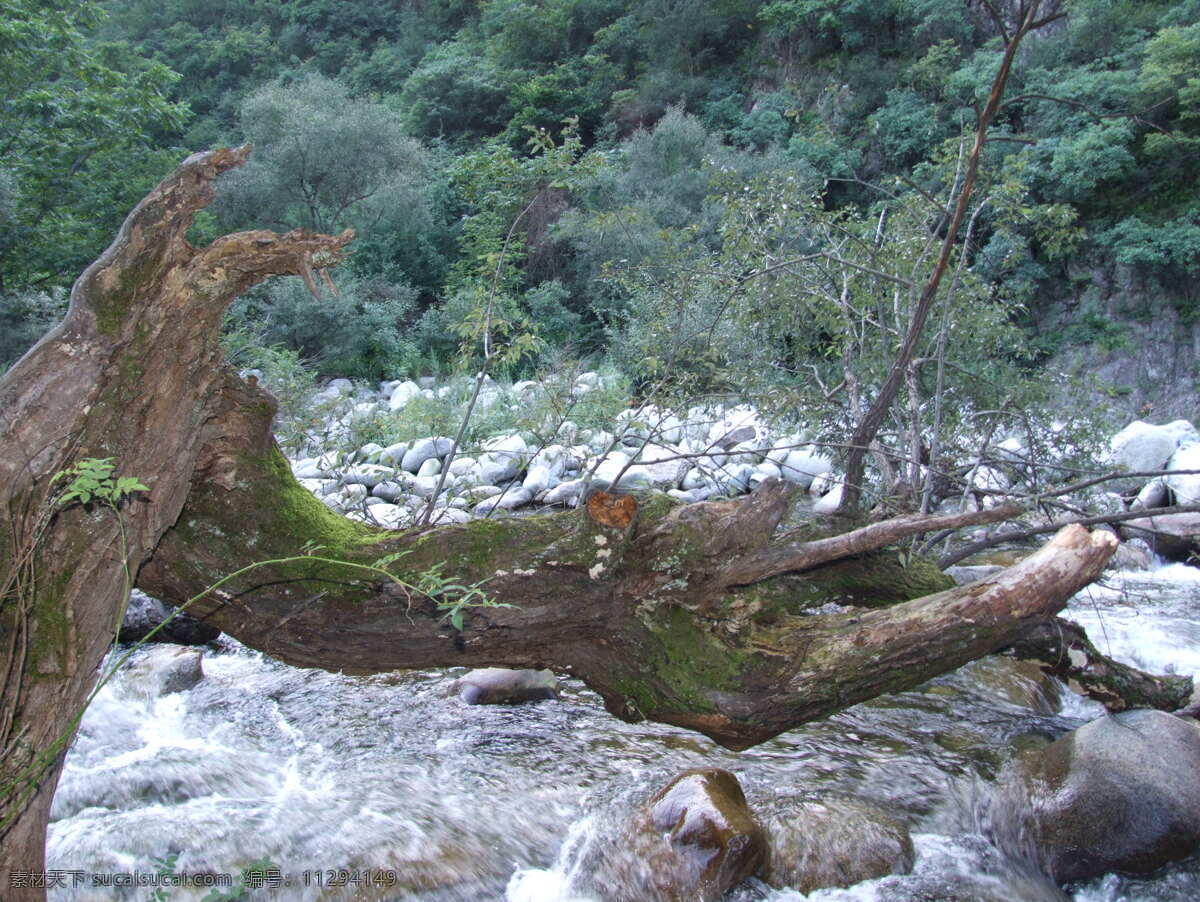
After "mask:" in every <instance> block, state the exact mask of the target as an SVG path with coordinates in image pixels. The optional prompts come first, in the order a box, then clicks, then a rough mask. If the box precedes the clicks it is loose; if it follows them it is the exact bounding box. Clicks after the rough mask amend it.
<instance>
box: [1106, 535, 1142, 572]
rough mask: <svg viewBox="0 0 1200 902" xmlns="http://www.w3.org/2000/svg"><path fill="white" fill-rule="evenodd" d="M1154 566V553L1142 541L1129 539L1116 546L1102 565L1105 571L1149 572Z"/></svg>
mask: <svg viewBox="0 0 1200 902" xmlns="http://www.w3.org/2000/svg"><path fill="white" fill-rule="evenodd" d="M1153 565H1154V552H1153V551H1152V550H1151V548H1150V544H1149V543H1148V542H1146V541H1145V540H1143V539H1130V540H1129V541H1128V542H1122V543H1121V544H1120V545H1118V546H1117V550H1116V551H1115V552H1114V553H1113V556H1112V557H1110V558H1109V559H1108V563H1107V564H1105V565H1104V569H1105V570H1149V569H1150V568H1151V567H1152V566H1153Z"/></svg>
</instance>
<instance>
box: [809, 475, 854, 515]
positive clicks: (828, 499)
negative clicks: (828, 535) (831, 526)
mask: <svg viewBox="0 0 1200 902" xmlns="http://www.w3.org/2000/svg"><path fill="white" fill-rule="evenodd" d="M845 491H846V487H845V486H844V485H842V484H841V483H838V484H837V485H835V486H834V487H833V488H832V489H830V490H829V491H828V492H827V493H826V494H824V495H822V496H821V497H820V498H818V499H817V500H816V502H815V503H814V504H813V506H812V509H813V513H814V514H832V513H833V512H834V511H836V510H837V509H838V508H839V507H841V506H842V495H843V494H844V493H845Z"/></svg>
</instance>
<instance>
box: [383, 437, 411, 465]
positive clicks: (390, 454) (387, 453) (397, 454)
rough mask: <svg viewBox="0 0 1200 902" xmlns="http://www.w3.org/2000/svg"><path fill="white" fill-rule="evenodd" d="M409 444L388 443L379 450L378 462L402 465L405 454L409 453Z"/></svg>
mask: <svg viewBox="0 0 1200 902" xmlns="http://www.w3.org/2000/svg"><path fill="white" fill-rule="evenodd" d="M408 445H409V443H408V442H396V443H395V444H394V445H388V446H387V447H386V448H384V449H383V450H382V451H380V452H379V457H378V462H379V463H381V464H383V465H384V466H389V467H398V466H400V463H401V461H403V460H404V455H405V454H407V453H408Z"/></svg>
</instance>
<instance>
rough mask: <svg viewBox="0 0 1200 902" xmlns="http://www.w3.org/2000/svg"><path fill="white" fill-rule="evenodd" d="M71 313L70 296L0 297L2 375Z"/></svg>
mask: <svg viewBox="0 0 1200 902" xmlns="http://www.w3.org/2000/svg"><path fill="white" fill-rule="evenodd" d="M66 312H67V292H66V291H65V290H64V289H62V288H53V289H51V290H50V291H23V292H18V293H15V294H9V295H0V371H3V370H5V369H7V368H8V367H9V366H11V365H12V364H13V363H15V362H16V361H17V359H18V358H20V356H21V355H22V354H24V353H25V351H26V350H28V348H29V347H30V345H32V344H33V343H34V342H36V341H37V340H38V339H39V338H41V337H42V336H43V335H44V334H45V333H46V332H47V331H48V330H49V329H50V328H51V327H52V326H54V324H55V323H57V322H58V321H59V320H60V319H62V317H63V314H65V313H66Z"/></svg>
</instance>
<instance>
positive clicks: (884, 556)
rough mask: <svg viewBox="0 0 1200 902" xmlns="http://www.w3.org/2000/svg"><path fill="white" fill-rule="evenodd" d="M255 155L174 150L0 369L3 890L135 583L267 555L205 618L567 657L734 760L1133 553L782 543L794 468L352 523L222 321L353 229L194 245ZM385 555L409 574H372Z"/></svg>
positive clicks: (1078, 541)
mask: <svg viewBox="0 0 1200 902" xmlns="http://www.w3.org/2000/svg"><path fill="white" fill-rule="evenodd" d="M247 153H248V149H247V148H243V149H240V150H233V151H229V150H222V151H215V152H212V153H209V154H200V155H196V156H194V157H191V158H189V159H188V160H187V161H185V162H184V163H183V164H182V165H181V166H180V168H179V169H178V170H177V171H176V172H175V173H174V174H173V175H172V176H170V177H169V178H168V179H167V180H165V181H164V182H163V183H162V185H160V186H159V187H158V188H157V189H156V190H155V191H154V192H152V193H151V195H149V196H148V197H147V198H146V200H144V201H143V202H142V203H141V204H139V206H138V207H137V209H136V210H135V211H134V212H133V213H132V214H131V215H130V217H129V219H128V220H127V221H126V223H125V225H124V227H123V228H122V230H121V233H120V235H119V236H118V238H117V240H116V242H114V244H113V246H112V247H111V248H110V249H109V250H108V251H107V252H106V253H105V254H104V256H102V257H101V258H100V260H98V261H97V262H96V263H95V264H93V266H91V267H89V269H88V270H87V271H86V272H85V273H84V274H83V276H81V277H80V279H79V281H78V282H77V284H76V286H75V288H74V290H73V292H72V304H71V310H70V313H69V315H68V318H67V320H66V322H65V323H64V324H63V326H62V327H60V328H59V329H57V330H56V331H55V332H53V333H51V334H50V335H48V336H47V337H46V338H45V339H44V340H43V341H42V342H40V343H39V344H38V346H36V347H35V348H34V349H33V350H31V351H30V353H29V354H28V355H26V357H25V358H23V359H22V360H21V361H20V362H18V364H17V365H16V366H15V367H14V368H13V369H12V370H10V371H9V373H7V374H6V375H5V376H4V378H3V380H0V410H3V411H4V418H5V429H4V432H3V434H2V435H0V476H2V477H3V478H2V479H0V485H2V486H3V487H4V488H3V500H4V510H3V517H4V527H5V528H4V530H3V536H4V539H3V541H4V545H3V546H0V562H2V563H3V565H4V569H3V572H4V573H5V574H7V575H6V576H5V582H4V583H3V592H2V593H0V604H2V607H0V629H2V630H3V633H2V635H0V639H2V648H3V652H2V654H3V655H4V658H3V661H4V665H3V666H4V668H5V674H6V678H5V684H4V691H3V697H2V699H0V701H2V704H0V749H2V750H3V757H2V759H0V840H2V842H0V881H3V880H5V878H6V877H7V876H8V875H9V874H11V873H12V872H13V871H14V870H21V869H25V870H29V869H37V868H39V867H40V866H41V862H42V855H43V841H44V831H45V826H46V819H47V813H48V810H49V803H50V799H51V795H52V793H53V788H54V784H55V780H56V777H57V773H58V768H59V766H60V764H61V760H62V755H63V753H64V751H65V748H66V746H67V743H68V742H69V740H70V738H71V736H72V735H73V732H74V728H75V726H76V724H77V722H78V716H79V714H80V712H81V710H82V708H83V706H84V705H85V703H86V701H87V699H88V696H89V692H90V691H91V689H92V686H93V685H94V683H95V680H96V672H97V667H98V665H99V662H100V661H101V658H102V656H103V655H104V653H105V651H106V650H107V648H108V647H109V645H110V643H111V641H112V638H113V636H114V634H115V631H116V627H117V624H118V623H119V620H120V616H121V613H122V607H123V604H124V599H125V590H126V589H127V574H131V575H133V576H135V577H136V582H137V584H138V585H139V586H141V587H143V588H145V589H146V590H147V591H149V592H151V593H152V594H155V595H158V596H160V597H162V598H164V599H166V600H169V601H173V602H180V601H183V600H185V599H187V598H190V597H191V596H193V595H195V594H197V593H200V592H202V591H203V590H204V589H205V588H206V587H209V586H211V585H212V584H214V583H215V582H217V581H218V580H220V579H222V578H223V577H226V576H227V575H228V574H229V573H230V572H231V571H234V570H237V569H239V568H241V567H243V566H247V565H253V564H255V563H257V562H263V561H268V560H270V561H273V563H270V564H263V565H261V566H256V567H253V568H252V569H250V570H248V571H247V572H245V573H242V574H241V575H239V576H238V577H237V578H236V579H233V580H229V581H226V582H225V583H224V584H223V585H221V586H220V588H218V589H216V590H214V591H211V592H209V593H207V594H206V595H204V597H202V598H201V599H200V600H198V601H196V602H195V603H194V604H193V606H192V608H191V611H192V612H193V613H195V614H198V615H201V616H204V617H206V618H207V619H209V620H210V621H211V622H213V623H214V624H216V625H218V626H220V627H221V628H222V629H224V630H226V631H227V632H229V633H230V634H232V635H233V636H235V637H237V638H239V639H241V640H242V641H244V642H246V643H247V644H249V645H252V646H254V647H256V648H259V649H262V650H263V651H264V652H266V653H268V654H271V655H274V656H276V657H279V658H281V659H283V660H285V661H288V662H291V663H294V664H301V665H307V666H320V667H327V668H334V669H341V670H348V671H358V672H368V671H386V670H392V669H396V668H404V667H424V666H446V665H475V664H503V665H509V666H517V667H523V666H533V667H542V666H548V667H553V668H555V669H556V670H559V671H561V672H565V673H570V674H573V675H575V676H578V677H580V678H581V679H583V680H585V681H586V682H587V683H588V684H589V685H590V686H592V687H593V688H594V689H596V690H597V691H598V692H599V693H600V694H601V695H602V696H603V698H604V701H605V704H606V705H607V707H608V708H609V710H610V711H612V712H613V713H614V714H616V715H618V716H620V717H624V718H630V719H637V718H652V719H654V720H657V721H661V722H665V723H671V724H677V725H680V726H683V727H687V728H690V729H694V730H698V731H700V732H703V733H705V734H707V735H709V736H711V737H713V738H714V739H716V740H717V741H719V742H721V743H723V744H725V745H727V746H729V747H731V748H745V747H747V746H749V745H752V744H754V743H756V742H761V741H763V740H764V739H767V738H769V737H771V736H774V735H776V734H778V733H779V732H781V731H784V730H787V729H789V728H791V727H794V726H796V725H798V724H800V723H804V722H805V721H809V720H813V719H815V718H820V717H824V716H826V715H828V714H830V713H832V712H834V711H837V710H839V709H841V708H844V707H846V706H848V705H852V704H854V703H856V702H859V701H862V700H865V699H868V698H871V697H873V696H876V695H879V694H881V693H884V692H890V691H896V690H901V689H906V688H909V687H912V686H915V685H917V684H918V683H921V682H922V681H924V680H926V679H929V678H930V677H932V676H935V675H937V674H939V673H943V672H945V671H948V670H951V669H953V668H955V667H957V666H959V665H961V664H963V663H966V662H967V661H970V660H972V659H974V658H977V657H980V656H982V655H985V654H988V653H989V652H992V651H996V650H998V649H1000V648H1003V647H1005V646H1008V645H1011V644H1012V643H1013V642H1015V641H1017V640H1018V639H1019V638H1020V637H1021V636H1022V635H1023V634H1024V633H1025V631H1026V630H1027V629H1028V628H1029V627H1030V626H1031V625H1033V624H1035V623H1038V622H1041V621H1044V620H1045V619H1046V618H1047V617H1050V616H1052V615H1053V614H1054V613H1055V612H1056V611H1058V610H1059V609H1060V608H1062V606H1063V605H1065V604H1066V602H1067V600H1068V599H1069V598H1070V596H1071V595H1072V594H1073V593H1075V592H1076V591H1077V590H1078V589H1079V588H1081V587H1082V586H1084V585H1086V584H1087V583H1089V582H1091V581H1092V580H1093V579H1094V578H1095V577H1096V576H1097V575H1098V574H1099V573H1100V572H1101V569H1102V568H1103V566H1104V563H1105V561H1106V560H1107V558H1108V557H1109V555H1110V554H1111V552H1112V549H1113V547H1114V546H1115V540H1114V539H1113V538H1112V536H1111V535H1108V534H1106V533H1098V534H1093V535H1089V534H1088V533H1087V532H1086V530H1084V529H1083V528H1082V527H1077V526H1076V527H1068V528H1066V529H1064V530H1062V531H1061V532H1060V533H1059V535H1058V536H1057V537H1056V538H1055V539H1054V540H1053V541H1052V542H1050V543H1049V544H1048V545H1046V546H1045V547H1044V548H1043V549H1042V550H1041V551H1040V552H1037V553H1036V554H1034V555H1031V556H1030V557H1029V558H1027V559H1026V560H1025V561H1023V562H1022V563H1021V564H1019V565H1017V566H1015V567H1013V568H1010V569H1009V570H1006V571H1004V572H1002V573H1000V574H997V575H996V576H994V577H992V578H990V579H988V580H984V581H982V582H979V583H975V584H973V585H971V586H965V587H961V588H952V587H951V585H950V583H949V581H948V579H947V578H946V577H945V576H944V575H943V574H941V572H940V571H939V570H938V569H937V568H936V567H935V566H934V565H933V564H932V563H931V562H928V561H925V560H922V559H916V560H901V559H900V557H899V556H898V555H897V554H896V553H893V552H888V551H886V550H882V547H883V546H885V545H887V544H889V543H892V542H896V541H898V540H900V539H903V538H904V537H906V536H913V535H918V534H920V533H922V532H925V531H928V530H933V529H942V528H947V527H950V526H962V525H968V524H971V523H978V522H988V521H995V520H997V519H1001V518H1002V517H1003V516H1005V515H1006V513H1007V512H1005V511H999V512H998V511H985V512H980V513H966V514H959V515H954V516H952V517H945V516H942V517H937V516H929V517H921V516H916V517H906V518H900V519H898V520H895V521H888V522H886V523H879V524H871V525H869V526H864V527H861V528H858V529H849V530H848V531H846V532H845V533H844V534H843V535H835V534H833V532H834V529H833V526H832V525H831V524H828V523H826V524H824V525H815V524H814V525H810V526H808V527H805V528H803V529H801V530H794V531H791V532H786V533H783V534H777V527H778V526H779V524H780V523H781V522H782V520H783V518H784V516H785V514H786V513H787V510H788V507H789V498H790V494H789V492H790V489H789V488H788V486H786V485H785V484H783V483H778V482H775V483H768V484H766V485H764V487H763V488H762V489H761V490H760V491H759V492H757V493H756V494H755V495H753V496H751V497H750V498H748V499H745V500H743V501H738V502H707V503H702V504H696V505H690V506H674V505H673V502H671V501H670V500H669V499H667V498H666V497H664V496H656V497H651V498H647V499H642V500H641V503H640V505H639V504H637V503H635V502H632V501H623V502H620V503H617V504H616V505H615V507H614V510H615V512H616V515H613V516H609V515H607V514H604V513H603V511H602V510H600V509H599V508H593V507H592V506H591V505H589V510H590V513H589V511H586V510H579V511H575V512H569V513H565V514H559V515H556V516H550V517H545V518H537V519H520V520H515V519H509V520H486V521H475V522H471V523H467V524H465V525H461V526H452V527H445V528H439V529H434V530H424V531H421V530H414V531H410V532H405V533H388V532H385V531H381V530H377V529H372V528H369V527H366V526H363V525H361V524H357V523H354V522H352V521H349V520H346V519H344V518H342V517H340V516H338V515H336V514H334V513H332V512H331V511H329V510H328V509H327V508H326V507H325V506H324V505H323V504H321V503H320V502H319V501H317V500H316V499H314V498H313V497H312V496H311V495H309V494H308V493H307V492H306V491H304V490H303V489H302V488H301V487H300V486H299V485H298V484H297V483H296V482H295V480H294V479H293V478H292V475H291V471H290V468H289V467H288V464H287V461H286V460H285V459H284V458H283V456H282V455H281V453H280V452H279V450H278V448H277V447H276V446H275V444H274V441H273V439H272V437H271V432H270V424H271V418H272V415H273V413H274V403H273V401H272V399H271V397H270V396H269V395H268V394H267V393H265V392H263V391H262V390H261V389H258V388H257V387H254V386H251V385H248V384H246V383H244V382H242V381H241V380H240V379H239V378H238V377H237V375H236V374H235V373H233V372H231V371H230V370H228V369H227V368H226V367H225V366H224V364H223V362H222V359H221V355H220V350H219V346H218V334H217V333H218V327H219V323H220V318H221V315H222V313H223V311H224V310H225V308H226V306H227V305H228V303H229V302H230V301H231V300H232V299H233V298H234V297H235V296H236V295H237V294H238V293H240V292H242V291H244V290H245V289H246V288H247V287H249V286H250V285H252V284H254V283H255V282H256V281H258V280H260V279H262V278H265V277H267V276H269V275H272V274H283V273H295V274H299V275H302V276H304V277H305V278H306V279H307V281H309V283H310V284H315V279H314V278H313V275H312V270H313V269H314V268H320V267H323V266H327V265H331V264H332V263H335V262H336V261H337V259H338V258H339V256H340V253H341V249H342V247H343V246H344V244H345V243H346V242H347V241H348V240H349V238H350V236H349V234H343V235H341V236H337V237H327V236H317V235H311V234H308V233H304V232H292V233H289V234H287V235H284V236H277V235H274V234H273V233H270V232H248V233H241V234H238V235H231V236H227V237H225V238H222V239H219V240H218V241H216V242H214V243H213V244H212V245H210V246H209V247H207V248H202V249H196V248H193V247H192V246H191V245H190V244H188V242H187V240H186V237H185V235H186V232H187V229H188V226H189V225H190V223H191V220H192V217H193V216H194V214H195V212H196V211H197V210H199V209H200V208H202V207H203V206H204V205H205V204H206V203H207V202H208V200H209V198H210V197H211V187H210V183H211V181H212V180H213V179H214V178H215V177H216V175H218V174H219V173H220V172H222V171H224V170H226V169H228V168H230V167H232V166H236V165H239V164H240V163H241V162H242V161H243V160H244V159H245V157H246V155H247ZM88 457H95V458H112V459H113V460H114V461H115V465H116V467H117V468H118V469H117V472H118V474H120V475H126V476H133V477H136V478H137V479H140V480H141V481H142V482H144V483H146V484H147V485H148V486H149V487H150V492H149V493H148V497H145V498H142V499H140V500H137V501H135V502H132V503H129V504H126V505H124V506H122V507H117V506H106V505H104V504H93V505H92V506H91V507H85V506H80V505H69V506H64V505H62V504H61V503H60V502H59V501H58V500H56V499H57V498H58V496H57V494H56V493H57V492H58V491H59V489H58V486H61V482H56V481H55V474H56V473H59V472H62V471H64V470H66V469H67V468H68V466H69V465H70V464H71V463H72V462H73V461H78V460H80V459H82V458H88ZM316 546H319V548H320V550H319V552H318V551H314V550H313V549H314V547H316ZM378 562H384V564H385V565H386V566H389V567H391V568H392V573H393V574H394V576H395V577H396V578H391V577H387V576H385V575H384V574H383V573H382V571H381V569H380V568H379V567H375V568H374V569H371V570H367V569H363V568H364V567H370V566H372V565H374V564H376V563H378ZM446 577H452V578H453V580H452V581H453V582H454V583H456V584H458V585H459V586H465V587H471V586H475V585H478V586H480V587H481V588H482V591H486V592H487V593H488V594H489V595H490V596H492V598H493V599H494V600H495V601H497V602H500V603H502V604H505V605H510V606H508V607H495V606H490V607H477V606H464V604H465V603H467V602H470V601H472V600H478V595H477V594H473V593H471V592H470V591H469V590H467V589H461V588H460V589H453V588H451V589H446V588H445V585H446V583H447V580H446ZM406 585H407V586H409V587H413V586H415V587H418V588H417V589H413V588H406ZM419 587H424V589H421V588H419ZM831 602H832V603H834V604H830V603H831ZM455 610H456V611H457V617H448V616H447V615H448V614H451V613H454V611H455ZM459 617H460V618H461V621H459V620H458V619H457V618H459ZM459 622H460V624H461V626H460V625H456V624H457V623H459ZM40 895H41V894H40V891H38V890H36V889H30V890H28V894H27V896H25V897H26V898H39V897H40ZM17 898H23V897H22V896H20V895H18V896H17Z"/></svg>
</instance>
